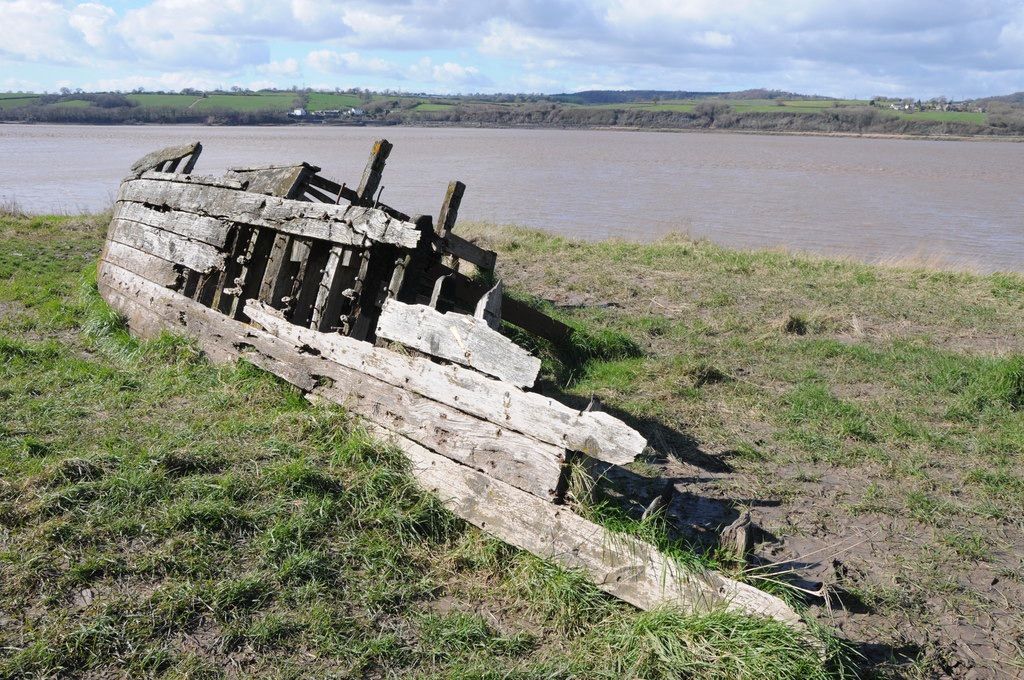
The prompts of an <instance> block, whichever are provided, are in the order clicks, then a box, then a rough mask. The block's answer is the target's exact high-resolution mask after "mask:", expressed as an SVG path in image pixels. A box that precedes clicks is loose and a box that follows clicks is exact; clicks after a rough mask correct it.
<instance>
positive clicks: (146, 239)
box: [107, 218, 224, 272]
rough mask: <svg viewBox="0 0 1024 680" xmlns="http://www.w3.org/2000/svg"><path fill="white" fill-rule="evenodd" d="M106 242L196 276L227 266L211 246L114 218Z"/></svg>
mask: <svg viewBox="0 0 1024 680" xmlns="http://www.w3.org/2000/svg"><path fill="white" fill-rule="evenodd" d="M107 238H109V239H111V240H113V241H117V242H118V243H123V244H124V245H126V246H131V247H132V248H135V249H137V250H141V251H143V252H146V253H149V254H151V255H156V256H157V257H159V258H162V259H164V260H168V261H170V262H174V263H175V264H180V265H184V266H185V267H188V268H189V269H194V270H196V271H197V272H210V271H212V270H214V269H218V268H220V267H222V266H224V255H223V254H222V253H220V252H218V250H217V249H216V248H214V247H213V246H211V245H210V244H208V243H200V242H199V241H193V240H191V239H187V238H182V237H180V236H177V235H175V234H172V233H170V232H167V231H163V230H162V229H156V228H154V227H150V226H148V225H145V224H140V223H139V222H129V221H126V220H121V219H117V218H114V219H113V220H112V221H111V223H110V229H109V231H108V232H107Z"/></svg>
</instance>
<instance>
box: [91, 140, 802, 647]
mask: <svg viewBox="0 0 1024 680" xmlns="http://www.w3.org/2000/svg"><path fill="white" fill-rule="evenodd" d="M201 149H202V146H201V145H200V144H199V143H198V142H196V143H193V144H186V145H182V146H179V147H173V148H171V149H165V150H161V151H157V152H154V153H152V154H149V155H147V156H146V157H145V158H144V159H142V160H140V161H139V162H138V163H136V164H135V165H134V166H133V167H132V171H131V174H129V175H128V177H126V179H125V180H124V181H123V182H122V185H121V189H120V191H119V193H118V199H117V203H116V204H115V208H114V213H113V219H112V221H111V225H110V229H109V231H108V238H107V242H106V244H105V246H104V249H103V253H102V255H101V261H100V266H99V270H98V277H97V278H98V281H97V283H98V287H99V290H100V293H101V295H102V296H103V297H104V298H105V299H106V300H107V301H108V302H109V303H110V304H111V305H112V306H113V307H114V308H115V309H117V310H118V311H119V312H120V313H122V314H123V315H124V316H125V318H126V319H127V321H128V324H129V328H130V329H131V330H132V332H134V333H136V334H137V335H139V336H141V337H154V336H157V335H159V334H160V333H162V332H165V331H168V330H169V331H172V332H181V333H184V334H186V335H188V336H191V337H193V338H195V339H196V341H197V342H198V343H199V345H200V347H202V349H203V350H204V352H206V354H207V355H208V356H209V357H210V358H211V360H213V361H218V362H227V361H236V360H239V359H244V360H247V361H250V362H251V363H253V364H255V365H257V366H260V367H261V368H263V369H264V370H267V371H269V372H271V373H273V374H275V375H277V376H279V377H281V378H282V379H284V380H286V381H288V382H290V383H292V384H294V385H296V386H297V387H299V388H300V389H302V390H303V391H304V392H306V394H307V396H309V397H310V398H311V399H314V400H326V401H329V402H332V403H335V404H339V405H341V406H343V407H344V408H346V409H347V410H348V411H349V412H351V413H352V414H353V415H355V416H358V417H359V418H361V419H362V420H363V421H364V422H365V423H366V424H367V426H368V427H369V428H370V429H371V430H372V431H373V432H375V433H376V434H378V435H380V436H381V437H384V438H386V439H388V440H389V441H391V442H393V443H395V444H396V445H397V446H398V447H399V448H400V449H401V450H402V451H403V452H405V454H406V456H407V457H408V459H409V461H410V464H411V465H412V473H413V474H414V475H415V477H416V478H417V480H419V482H420V484H421V485H423V486H424V487H425V488H427V489H429V490H431V491H433V492H434V493H436V494H437V495H438V496H439V497H440V498H441V500H442V501H443V502H444V503H445V504H446V505H447V506H448V507H449V508H450V509H451V510H452V511H453V512H455V514H457V515H459V516H460V517H463V518H464V519H466V520H467V521H469V522H471V523H473V524H475V525H476V526H479V527H480V528H482V529H484V530H485V531H488V532H490V533H492V534H493V535H495V536H497V537H498V538H500V539H502V540H504V541H506V542H508V543H510V544H512V545H515V546H517V547H520V548H523V549H525V550H529V551H531V552H533V553H535V554H537V555H540V556H541V557H544V558H547V559H550V560H552V561H554V562H556V563H558V564H560V565H562V566H565V567H568V568H573V569H581V570H583V571H584V572H585V573H586V574H588V575H589V577H590V578H592V579H593V580H594V582H595V583H596V584H597V585H598V587H600V588H601V589H603V590H605V591H606V592H609V593H611V594H613V595H615V596H616V597H619V598H621V599H623V600H625V601H627V602H630V603H632V604H635V605H636V606H639V607H643V608H650V607H654V606H660V605H662V604H674V605H679V606H683V607H686V608H689V609H708V608H714V607H725V608H729V609H734V610H736V611H743V612H747V613H751V614H756V615H763V616H770V617H772V618H775V619H777V620H779V621H783V622H785V623H787V624H789V625H792V626H794V627H800V626H801V624H800V622H799V619H798V617H797V616H796V614H794V613H793V612H792V610H791V609H789V608H788V607H787V606H786V605H785V604H784V603H782V602H781V601H779V600H778V599H777V598H774V597H773V596H771V595H768V594H766V593H763V592H761V591H759V590H757V589H755V588H752V587H750V586H747V585H744V584H741V583H737V582H736V581H732V580H730V579H727V578H725V577H723V576H721V575H719V574H715V573H691V572H688V571H686V570H683V569H681V568H679V567H678V566H677V565H675V564H674V563H672V562H671V560H669V559H668V558H666V557H665V556H664V555H662V554H661V553H660V552H658V551H657V550H656V549H655V548H654V547H653V546H651V545H649V544H646V543H644V542H642V541H639V540H637V539H635V538H631V537H628V536H623V535H618V534H610V533H608V532H607V531H606V530H604V529H603V528H601V527H600V526H598V525H596V524H594V523H593V522H590V521H588V520H586V519H584V518H582V517H579V516H577V515H575V514H574V513H573V512H572V510H571V509H570V508H569V507H568V506H566V505H562V504H561V502H562V500H563V499H562V494H563V492H564V487H565V481H566V479H567V474H566V473H567V470H566V459H567V457H568V456H569V454H570V453H571V452H579V453H583V454H586V455H588V456H591V457H594V458H597V459H600V460H603V461H606V462H609V463H612V464H617V465H621V464H625V463H628V462H630V461H632V460H634V459H635V458H636V456H637V455H639V454H640V453H641V452H642V451H643V450H644V449H645V447H646V441H645V439H644V438H643V436H641V435H640V434H639V433H638V432H636V431H635V430H634V429H632V428H631V427H629V426H628V425H626V424H625V423H623V422H622V421H621V420H619V419H617V418H615V417H614V416H612V415H610V414H607V413H604V412H601V411H599V410H591V409H589V408H588V409H584V410H583V411H579V410H577V409H574V408H570V407H569V406H567V405H565V404H562V403H561V402H559V401H558V400H556V399H553V398H551V397H548V396H545V395H543V394H540V393H538V392H535V391H531V390H530V388H531V387H532V386H533V385H534V383H535V381H536V379H537V376H538V372H539V369H540V360H539V359H537V358H536V357H534V356H531V355H530V353H529V352H527V351H526V350H525V349H523V348H522V347H520V346H518V345H516V344H515V343H513V342H512V341H511V340H509V339H508V338H507V337H505V336H504V335H502V334H501V333H500V330H501V327H502V322H503V321H504V322H507V323H512V324H514V325H517V326H519V327H520V328H522V329H523V330H525V331H527V332H529V333H533V334H534V335H538V336H540V337H544V338H547V339H548V340H551V341H552V342H554V343H556V344H557V343H560V342H562V341H564V340H565V338H567V337H568V335H569V334H570V333H571V332H572V331H571V329H570V328H569V327H568V326H566V325H565V324H562V323H561V322H559V321H557V320H556V319H553V318H551V317H549V316H548V315H546V314H544V313H542V312H540V311H538V310H536V309H534V308H532V307H530V306H528V305H525V304H523V303H521V302H518V301H516V300H514V299H513V298H510V297H508V296H507V295H505V294H504V292H503V289H502V286H501V284H500V283H499V284H497V285H495V286H493V287H490V286H488V285H486V284H484V283H482V282H481V281H477V280H474V279H470V278H469V277H467V276H466V275H465V274H463V273H462V272H460V271H459V263H460V262H469V263H471V264H473V265H475V266H476V267H477V268H478V269H482V270H485V271H493V269H494V266H495V261H496V256H495V254H494V253H493V252H491V251H488V250H484V249H482V248H480V247H478V246H476V245H475V244H472V243H469V242H468V241H466V240H465V239H462V238H461V237H459V236H458V235H457V234H455V233H453V230H454V229H455V222H456V219H457V215H458V210H459V204H460V201H461V199H462V197H463V194H464V191H465V186H464V185H463V184H462V183H461V182H457V181H456V182H452V183H451V184H450V185H449V187H448V191H447V192H446V195H445V199H444V202H443V205H442V209H441V212H440V214H439V215H438V220H437V224H436V226H435V225H434V224H433V221H432V219H431V218H430V217H429V216H419V217H416V218H410V217H409V216H407V215H405V214H404V213H401V212H400V211H398V210H395V209H394V208H391V207H389V206H387V205H384V204H382V203H380V192H381V189H382V174H383V170H384V166H385V163H386V161H387V159H388V156H389V154H390V152H391V150H392V146H391V144H390V143H388V142H387V141H386V140H379V141H378V142H377V143H375V144H374V147H373V150H372V152H371V154H370V157H369V159H368V161H367V164H366V169H365V170H364V172H363V176H362V178H361V181H360V183H359V185H358V188H357V189H350V188H348V187H347V186H346V185H344V184H339V183H337V182H334V181H333V180H330V179H327V178H325V177H322V176H321V175H320V174H319V172H320V168H318V167H316V166H313V165H310V164H307V163H301V164H295V165H269V166H258V167H245V168H235V169H233V170H232V171H230V172H229V174H228V176H226V177H223V178H211V177H201V176H198V175H193V174H191V172H192V170H193V168H194V166H195V162H196V159H197V157H198V156H199V153H200V151H201ZM427 300H429V301H430V305H429V306H427V305H424V304H416V303H419V302H425V301H427ZM377 339H379V340H380V341H388V342H390V343H393V344H391V345H389V346H378V344H377V343H376V342H375V341H376V340H377ZM401 346H404V347H405V348H407V349H404V348H403V347H401Z"/></svg>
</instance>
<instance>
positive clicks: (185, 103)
mask: <svg viewBox="0 0 1024 680" xmlns="http://www.w3.org/2000/svg"><path fill="white" fill-rule="evenodd" d="M128 99H129V100H131V101H133V102H135V103H137V104H138V105H139V106H152V107H155V108H171V109H187V108H188V107H189V106H191V105H192V103H193V102H195V101H196V100H197V99H199V97H196V96H195V95H191V94H145V93H143V94H130V95H128Z"/></svg>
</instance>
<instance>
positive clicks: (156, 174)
mask: <svg viewBox="0 0 1024 680" xmlns="http://www.w3.org/2000/svg"><path fill="white" fill-rule="evenodd" d="M137 179H152V180H156V181H158V182H179V183H183V184H199V185H201V186H207V187H220V188H221V189H236V190H238V191H244V190H245V186H246V183H245V182H239V181H237V180H233V179H227V178H225V177H209V176H206V175H189V174H186V173H182V172H160V171H158V170H148V171H146V172H144V173H142V175H140V176H139V177H138V178H137Z"/></svg>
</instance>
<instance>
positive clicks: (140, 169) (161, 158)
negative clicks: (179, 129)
mask: <svg viewBox="0 0 1024 680" xmlns="http://www.w3.org/2000/svg"><path fill="white" fill-rule="evenodd" d="M202 151H203V145H202V144H200V143H199V142H192V143H190V144H181V145H179V146H169V147H167V148H165V149H160V150H158V151H153V152H151V153H148V154H146V155H145V156H143V157H142V158H140V159H139V160H137V161H135V163H134V164H133V165H132V169H131V175H129V176H130V177H138V176H140V175H141V174H142V173H144V172H147V171H149V170H155V169H156V168H159V167H161V166H162V165H164V164H165V163H169V162H175V161H180V160H181V159H182V158H185V157H186V156H191V157H192V158H191V159H190V160H189V162H188V163H187V164H186V168H187V170H186V172H188V171H190V170H191V169H192V168H193V167H194V166H195V162H196V160H197V159H198V158H199V154H200V153H202ZM175 167H177V163H175Z"/></svg>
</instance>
